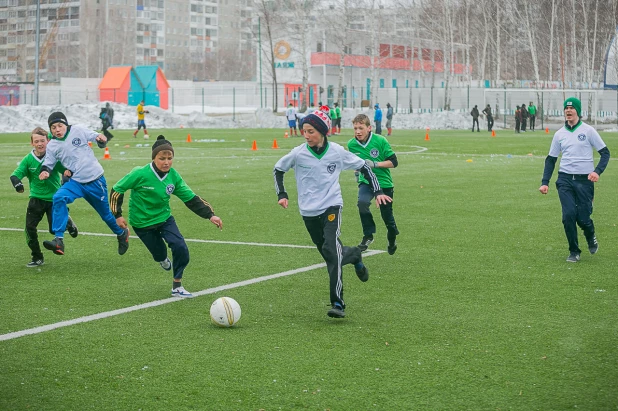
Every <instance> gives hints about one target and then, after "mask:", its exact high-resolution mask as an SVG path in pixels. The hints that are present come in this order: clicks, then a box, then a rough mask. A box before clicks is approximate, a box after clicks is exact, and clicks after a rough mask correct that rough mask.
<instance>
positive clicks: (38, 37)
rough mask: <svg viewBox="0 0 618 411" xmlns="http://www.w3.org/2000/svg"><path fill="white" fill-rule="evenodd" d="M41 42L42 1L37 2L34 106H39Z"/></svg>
mask: <svg viewBox="0 0 618 411" xmlns="http://www.w3.org/2000/svg"><path fill="white" fill-rule="evenodd" d="M40 42H41V0H38V1H37V2H36V39H35V49H34V105H35V106H38V105H39V50H40V48H41V47H40Z"/></svg>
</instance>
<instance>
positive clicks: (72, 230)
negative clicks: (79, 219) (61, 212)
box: [67, 217, 79, 238]
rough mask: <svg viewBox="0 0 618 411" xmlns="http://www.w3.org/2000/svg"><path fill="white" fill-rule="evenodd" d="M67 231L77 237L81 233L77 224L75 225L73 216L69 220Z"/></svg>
mask: <svg viewBox="0 0 618 411" xmlns="http://www.w3.org/2000/svg"><path fill="white" fill-rule="evenodd" d="M67 232H68V233H69V235H70V236H71V237H73V238H75V237H77V235H78V234H79V230H78V229H77V226H76V225H75V222H74V221H73V219H72V218H71V217H69V221H68V222H67Z"/></svg>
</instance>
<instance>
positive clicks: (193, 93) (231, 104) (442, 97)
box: [0, 79, 618, 121]
mask: <svg viewBox="0 0 618 411" xmlns="http://www.w3.org/2000/svg"><path fill="white" fill-rule="evenodd" d="M99 82H100V80H99V79H63V81H62V83H61V84H45V83H43V84H41V85H40V87H39V96H38V104H39V105H64V104H76V103H99V102H100V99H99V90H98V89H97V85H98V84H99ZM170 83H172V88H170V89H169V90H168V93H169V94H168V103H169V107H168V110H170V111H172V112H177V113H188V112H191V111H196V112H202V113H213V112H216V113H230V114H231V113H234V112H236V111H240V110H245V111H246V110H252V109H256V108H270V109H272V108H273V106H274V103H275V99H274V94H275V92H276V95H277V108H278V109H279V110H280V111H282V110H284V109H285V108H286V107H287V105H288V104H290V103H291V104H293V105H294V106H299V105H300V104H301V101H303V100H304V101H307V102H309V104H308V106H310V107H311V106H317V104H318V102H322V103H323V104H327V105H329V106H332V104H333V103H334V102H336V101H337V100H338V94H339V93H338V91H339V90H338V89H337V87H334V86H327V87H326V88H325V89H323V88H321V87H318V86H314V87H313V91H312V93H311V95H310V96H304V95H303V92H302V90H301V91H300V93H299V92H298V90H293V89H291V88H290V87H288V86H286V85H282V84H280V85H278V87H277V88H276V90H275V88H274V87H273V86H272V85H271V84H265V85H262V87H260V85H259V83H257V82H244V83H243V82H235V83H224V82H212V83H191V82H179V83H180V84H181V86H174V82H173V81H172V82H170ZM320 91H321V92H320ZM341 94H342V98H341V101H338V103H339V106H340V107H342V108H362V107H369V108H373V106H374V105H375V104H376V103H377V104H380V106H382V107H384V106H386V103H390V104H391V106H393V108H394V109H395V112H397V113H429V112H436V111H444V110H450V111H460V112H468V111H470V110H471V108H472V107H474V106H475V105H477V106H478V107H479V108H480V109H481V110H482V107H484V106H485V105H486V104H490V105H491V106H492V108H493V110H494V113H495V114H496V115H497V116H498V117H499V116H500V115H505V116H508V115H511V114H513V113H514V111H515V107H516V105H520V104H521V103H525V104H528V102H530V101H533V102H534V103H535V105H536V106H537V107H539V109H540V110H541V112H543V113H544V114H545V115H550V116H552V115H555V116H561V115H562V106H561V105H562V102H563V101H564V98H565V97H570V96H577V97H579V98H580V99H581V100H582V111H583V112H584V113H585V115H586V116H588V113H589V112H590V117H592V118H594V119H595V120H600V121H603V120H605V119H618V115H617V113H618V91H617V90H589V89H582V90H573V89H571V90H549V89H547V90H539V89H522V88H504V89H490V88H480V87H457V88H450V89H449V90H448V94H447V89H446V88H444V87H424V88H417V87H410V88H408V87H393V88H377V89H375V95H372V94H371V91H368V90H367V88H366V87H344V88H343V89H342V93H341ZM447 99H448V101H447ZM35 100H36V99H35V93H34V88H33V86H32V85H31V84H21V85H2V84H0V105H17V104H34V102H35ZM447 103H448V104H447Z"/></svg>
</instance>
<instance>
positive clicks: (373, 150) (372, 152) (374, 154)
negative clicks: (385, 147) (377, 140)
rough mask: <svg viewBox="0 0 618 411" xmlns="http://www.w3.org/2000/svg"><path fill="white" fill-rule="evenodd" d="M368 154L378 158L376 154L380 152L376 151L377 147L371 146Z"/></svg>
mask: <svg viewBox="0 0 618 411" xmlns="http://www.w3.org/2000/svg"><path fill="white" fill-rule="evenodd" d="M369 155H370V156H371V157H373V158H378V156H379V155H380V152H379V151H378V149H377V148H372V149H371V151H370V152H369Z"/></svg>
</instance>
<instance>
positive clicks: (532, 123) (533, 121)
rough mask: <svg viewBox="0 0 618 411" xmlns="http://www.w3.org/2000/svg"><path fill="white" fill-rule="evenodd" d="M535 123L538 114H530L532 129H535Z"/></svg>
mask: <svg viewBox="0 0 618 411" xmlns="http://www.w3.org/2000/svg"><path fill="white" fill-rule="evenodd" d="M534 123H536V116H530V130H532V131H534V125H535V124H534Z"/></svg>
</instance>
